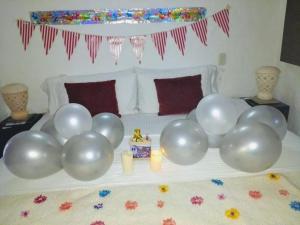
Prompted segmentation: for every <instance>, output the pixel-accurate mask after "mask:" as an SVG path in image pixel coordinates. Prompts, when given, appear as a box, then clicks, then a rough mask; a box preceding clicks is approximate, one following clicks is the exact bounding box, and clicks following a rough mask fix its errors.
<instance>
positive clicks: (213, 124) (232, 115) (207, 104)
mask: <svg viewBox="0 0 300 225" xmlns="http://www.w3.org/2000/svg"><path fill="white" fill-rule="evenodd" d="M196 117H197V121H198V122H199V124H200V125H201V127H202V128H203V129H204V130H205V132H206V133H207V134H208V135H222V134H226V133H227V132H228V131H229V130H231V129H232V128H233V127H234V126H235V125H236V122H237V119H238V113H237V110H236V107H235V105H234V102H233V101H232V99H230V98H228V97H225V96H223V95H219V94H213V95H208V96H206V97H204V98H203V99H202V100H201V101H200V102H199V104H198V106H197V108H196Z"/></svg>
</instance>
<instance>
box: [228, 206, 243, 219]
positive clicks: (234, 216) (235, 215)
mask: <svg viewBox="0 0 300 225" xmlns="http://www.w3.org/2000/svg"><path fill="white" fill-rule="evenodd" d="M225 216H226V217H227V218H229V219H232V220H236V219H238V218H239V217H240V212H239V211H238V210H237V209H236V208H231V209H228V210H226V211H225Z"/></svg>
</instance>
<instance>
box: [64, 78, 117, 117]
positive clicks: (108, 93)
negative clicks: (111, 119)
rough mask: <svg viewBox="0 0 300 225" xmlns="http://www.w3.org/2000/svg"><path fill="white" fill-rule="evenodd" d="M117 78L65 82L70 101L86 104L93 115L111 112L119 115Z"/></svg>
mask: <svg viewBox="0 0 300 225" xmlns="http://www.w3.org/2000/svg"><path fill="white" fill-rule="evenodd" d="M115 83H116V81H115V80H109V81H101V82H90V83H65V88H66V90H67V93H68V96H69V102H70V103H78V104H81V105H83V106H85V107H86V108H87V109H88V110H89V111H90V113H91V115H92V116H94V115H96V114H98V113H102V112H110V113H114V114H116V115H119V109H118V102H117V98H116V91H115Z"/></svg>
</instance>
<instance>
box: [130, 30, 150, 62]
mask: <svg viewBox="0 0 300 225" xmlns="http://www.w3.org/2000/svg"><path fill="white" fill-rule="evenodd" d="M129 40H130V44H131V46H132V50H133V53H134V54H135V56H136V58H137V59H138V61H139V64H141V63H142V57H143V53H144V47H145V42H146V36H132V37H130V39H129Z"/></svg>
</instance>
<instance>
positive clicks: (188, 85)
mask: <svg viewBox="0 0 300 225" xmlns="http://www.w3.org/2000/svg"><path fill="white" fill-rule="evenodd" d="M154 83H155V86H156V91H157V98H158V102H159V112H158V115H168V114H181V113H188V112H190V111H191V110H192V109H194V108H195V107H196V106H197V105H198V103H199V101H200V100H201V99H202V98H203V94H202V89H201V75H196V76H187V77H178V78H168V79H154Z"/></svg>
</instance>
